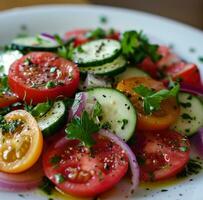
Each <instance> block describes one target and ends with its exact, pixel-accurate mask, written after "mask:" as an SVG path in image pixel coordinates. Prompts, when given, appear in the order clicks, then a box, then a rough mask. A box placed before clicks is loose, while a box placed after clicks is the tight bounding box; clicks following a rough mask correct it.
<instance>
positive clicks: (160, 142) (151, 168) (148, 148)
mask: <svg viewBox="0 0 203 200" xmlns="http://www.w3.org/2000/svg"><path fill="white" fill-rule="evenodd" d="M135 137H136V140H135V141H136V143H135V144H134V145H132V150H133V151H134V153H135V154H136V156H137V157H138V158H139V159H140V161H142V162H140V172H141V180H143V181H158V180H163V179H167V178H171V177H173V176H175V175H176V174H178V173H179V172H180V171H181V170H182V169H183V168H184V167H185V165H186V164H187V162H188V160H189V155H190V143H189V140H188V139H186V138H185V137H184V136H182V135H181V134H179V133H177V132H174V131H172V130H164V131H156V132H155V131H154V132H152V131H150V132H149V131H144V132H137V133H136V136H135ZM181 147H183V148H186V151H181V150H180V148H181Z"/></svg>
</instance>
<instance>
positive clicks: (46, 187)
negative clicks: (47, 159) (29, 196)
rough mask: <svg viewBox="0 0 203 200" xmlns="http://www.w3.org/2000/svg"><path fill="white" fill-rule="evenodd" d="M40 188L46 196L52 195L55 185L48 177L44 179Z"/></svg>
mask: <svg viewBox="0 0 203 200" xmlns="http://www.w3.org/2000/svg"><path fill="white" fill-rule="evenodd" d="M39 188H40V189H41V190H42V191H43V192H45V193H46V194H48V195H51V194H52V191H53V189H54V188H55V185H54V184H53V183H52V182H51V181H50V180H49V179H48V178H47V177H43V180H42V184H41V185H40V186H39Z"/></svg>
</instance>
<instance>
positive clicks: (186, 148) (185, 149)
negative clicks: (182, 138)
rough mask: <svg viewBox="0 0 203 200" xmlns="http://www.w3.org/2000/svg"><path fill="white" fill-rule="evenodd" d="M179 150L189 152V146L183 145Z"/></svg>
mask: <svg viewBox="0 0 203 200" xmlns="http://www.w3.org/2000/svg"><path fill="white" fill-rule="evenodd" d="M179 150H180V151H182V152H187V151H188V150H189V148H188V147H187V146H182V147H179Z"/></svg>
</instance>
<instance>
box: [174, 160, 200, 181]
mask: <svg viewBox="0 0 203 200" xmlns="http://www.w3.org/2000/svg"><path fill="white" fill-rule="evenodd" d="M201 170H202V162H201V161H199V160H195V159H190V160H189V162H188V164H187V165H186V166H185V168H184V169H183V170H182V171H181V172H180V173H179V174H178V175H177V177H178V178H182V177H188V176H190V175H194V174H198V173H199V172H200V171H201Z"/></svg>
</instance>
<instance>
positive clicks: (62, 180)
mask: <svg viewBox="0 0 203 200" xmlns="http://www.w3.org/2000/svg"><path fill="white" fill-rule="evenodd" d="M54 178H55V180H56V183H63V182H64V181H65V178H64V177H63V176H62V175H61V174H55V175H54Z"/></svg>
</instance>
